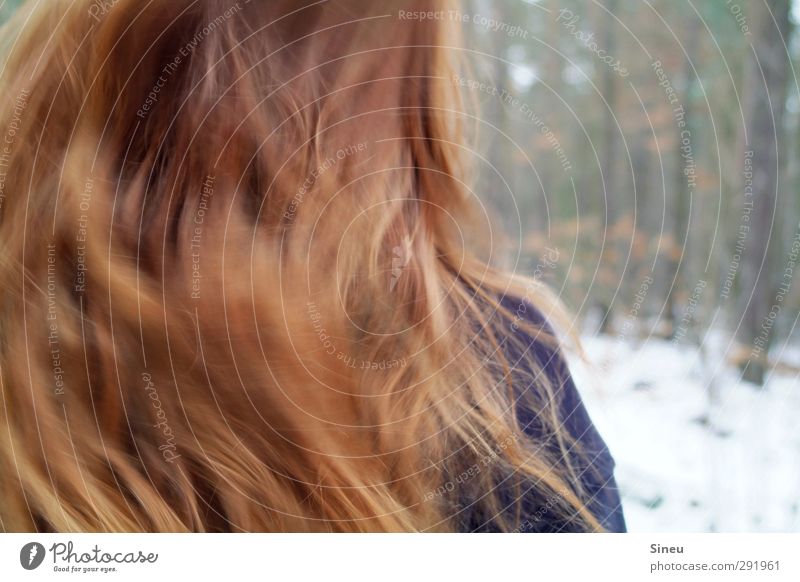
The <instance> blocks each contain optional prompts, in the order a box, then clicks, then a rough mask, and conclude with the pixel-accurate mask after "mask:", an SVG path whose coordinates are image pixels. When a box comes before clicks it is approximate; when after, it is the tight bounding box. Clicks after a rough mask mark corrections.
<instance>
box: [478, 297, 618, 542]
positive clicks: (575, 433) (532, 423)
mask: <svg viewBox="0 0 800 582" xmlns="http://www.w3.org/2000/svg"><path fill="white" fill-rule="evenodd" d="M502 303H503V305H504V306H505V307H506V308H507V309H508V310H509V311H511V312H512V313H516V314H517V316H518V317H520V318H524V319H526V320H528V321H529V322H532V323H534V324H535V325H537V326H539V327H541V328H543V330H544V332H545V333H549V334H552V328H550V326H549V325H548V324H547V322H546V320H545V318H544V317H543V316H542V315H541V314H540V313H538V312H536V311H535V310H533V308H532V307H531V305H530V304H528V303H522V302H521V301H520V300H518V299H511V298H508V297H506V298H504V299H503V302H502ZM508 327H509V332H508V333H509V334H516V335H517V337H518V338H520V339H521V340H522V341H521V342H515V343H512V342H508V341H504V342H503V344H504V354H505V357H506V358H507V359H508V362H509V364H510V365H511V367H512V378H513V379H514V381H513V382H512V385H515V386H516V388H517V390H516V392H517V396H518V398H519V399H518V401H517V417H518V419H519V422H520V424H521V425H522V427H523V430H524V431H525V433H526V434H528V435H529V436H530V437H531V438H532V439H533V440H534V442H536V443H537V444H539V443H540V444H541V445H542V446H543V447H546V449H547V450H548V451H549V452H550V454H551V458H553V457H555V459H556V461H558V459H559V458H560V459H563V457H564V453H563V452H562V450H561V448H560V447H559V446H558V444H557V442H556V441H555V438H554V435H552V434H549V432H552V431H547V428H546V427H547V425H546V424H544V423H542V422H541V421H540V420H539V417H538V411H537V410H534V409H533V408H534V407H535V403H532V402H530V401H529V399H528V398H526V396H529V395H530V393H529V392H527V393H526V391H536V390H537V377H536V376H535V375H534V372H533V371H532V368H531V358H534V359H535V360H536V361H537V363H538V366H539V367H540V368H541V372H540V373H541V374H545V375H546V376H547V378H548V379H549V380H550V383H551V385H552V386H553V387H554V389H555V390H556V400H557V409H558V411H559V413H558V415H559V420H560V423H561V426H562V428H563V429H564V430H565V431H566V432H567V433H569V434H570V435H571V436H572V438H573V439H574V442H575V444H577V445H578V447H580V449H582V450H581V453H580V454H578V452H577V448H578V447H574V449H572V450H571V451H570V452H568V453H567V454H568V455H569V456H570V459H571V461H572V463H573V467H574V468H575V470H576V473H577V474H578V476H579V479H580V481H581V484H582V486H583V490H584V499H585V502H586V503H587V507H588V508H589V510H590V511H591V512H592V514H593V515H594V516H595V517H596V518H597V520H598V521H599V522H600V523H601V525H602V526H603V527H604V528H605V529H606V530H607V531H610V532H624V531H625V519H624V516H623V513H622V505H621V503H620V496H619V490H618V488H617V483H616V481H615V480H614V459H613V458H612V457H611V453H610V452H609V450H608V447H607V446H606V444H605V442H604V441H603V439H602V438H601V436H600V434H599V433H598V432H597V429H596V428H595V426H594V424H593V423H592V420H591V418H590V417H589V414H588V412H587V411H586V407H585V406H584V404H583V401H582V400H581V397H580V394H579V393H578V390H577V388H576V387H575V383H574V382H573V380H572V377H571V375H570V373H569V368H568V366H567V363H566V361H565V359H564V357H563V354H561V353H560V351H559V350H554V349H551V348H549V347H548V346H547V345H546V344H545V343H543V342H542V340H541V338H537V337H531V336H530V335H529V334H528V333H526V332H524V331H522V329H520V328H519V327H518V326H514V325H513V322H509V326H508ZM520 343H521V345H522V346H524V347H523V348H520V347H519V346H520ZM520 352H523V353H520ZM520 378H522V379H524V380H523V381H522V382H520ZM539 381H540V380H539ZM526 490H527V491H526V492H525V493H524V494H523V495H520V494H518V493H517V494H514V495H513V497H512V495H511V494H510V493H509V494H508V495H509V497H511V498H510V499H509V505H510V506H513V505H514V503H513V502H514V500H515V499H519V500H520V501H521V505H522V519H521V521H520V527H519V531H520V532H570V531H580V527H579V524H578V523H577V521H576V520H570V519H565V518H563V517H559V516H560V515H562V514H563V512H557V511H553V509H554V507H553V505H554V504H557V503H558V502H559V501H558V498H557V496H551V498H550V499H548V498H547V497H546V496H544V495H543V494H542V493H540V492H538V491H537V490H536V488H534V487H531V486H530V485H527V487H526ZM486 523H487V521H486V520H485V519H482V518H481V517H480V516H476V515H469V516H467V517H466V519H465V522H464V529H466V530H467V531H492V527H491V526H487V525H486Z"/></svg>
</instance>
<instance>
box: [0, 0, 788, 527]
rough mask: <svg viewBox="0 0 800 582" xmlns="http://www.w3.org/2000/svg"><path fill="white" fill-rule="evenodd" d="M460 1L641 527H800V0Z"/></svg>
mask: <svg viewBox="0 0 800 582" xmlns="http://www.w3.org/2000/svg"><path fill="white" fill-rule="evenodd" d="M18 4H19V2H18V1H13V0H0V19H2V20H4V19H5V18H7V17H8V15H9V14H10V13H11V12H12V11H13V10H14V9H15V7H16V5H18ZM432 9H435V8H433V7H432ZM443 17H444V18H458V19H459V21H460V22H462V23H463V24H464V31H465V44H466V48H465V49H464V50H463V51H459V52H460V53H461V56H462V57H463V58H464V60H465V62H466V64H467V65H468V70H469V71H470V72H469V73H467V74H465V75H468V76H459V77H458V78H454V79H453V82H454V83H458V84H459V86H460V87H461V88H462V90H463V93H464V95H465V97H468V98H470V99H474V100H475V101H477V103H478V104H479V106H480V110H481V119H480V121H479V122H478V123H477V126H478V131H479V134H480V138H481V141H480V142H479V143H481V151H480V152H477V154H478V155H480V156H482V158H483V159H481V158H476V159H477V160H479V163H478V165H479V167H480V172H479V178H478V181H479V192H480V193H481V196H483V197H484V198H485V199H486V200H487V201H488V202H490V203H491V206H492V207H494V208H495V209H497V210H496V213H497V218H498V220H499V221H501V222H502V225H503V228H502V229H500V230H502V232H498V236H502V235H503V234H504V235H505V236H506V237H507V239H508V240H507V241H506V243H507V244H509V245H510V246H511V248H512V249H514V250H515V251H516V252H515V253H512V258H511V261H510V262H509V263H507V264H506V265H505V266H506V267H508V268H510V269H514V270H517V271H518V272H520V273H523V274H526V275H531V276H534V277H536V278H538V279H541V280H543V281H546V282H547V283H548V284H549V285H550V286H551V287H552V288H553V289H554V290H555V291H556V292H557V293H558V294H559V296H560V297H561V298H562V300H563V301H564V302H565V303H566V304H567V306H568V307H569V309H570V310H571V313H572V314H573V315H574V321H573V324H574V326H575V328H576V329H577V330H578V331H579V332H580V333H581V335H582V337H583V343H584V348H585V349H586V355H587V358H586V360H581V359H580V358H575V361H574V363H573V368H574V374H575V376H576V380H577V382H578V385H579V387H580V389H581V391H582V393H583V394H584V397H585V399H586V401H587V405H588V406H589V410H590V413H591V415H592V417H593V419H594V421H595V423H596V424H597V425H598V427H599V429H600V431H601V432H602V434H603V436H604V437H605V439H606V440H607V442H608V444H609V446H610V448H611V451H612V453H613V455H614V457H615V459H616V461H617V479H618V481H619V483H620V487H621V489H622V494H623V502H624V505H625V511H626V515H627V519H628V525H629V528H630V529H631V530H632V531H798V530H800V513H799V511H800V508H799V507H798V505H799V504H800V421H799V420H798V416H799V415H800V331H798V325H797V324H798V317H799V316H800V284H799V283H798V281H797V279H798V278H800V274H798V272H800V159H798V148H799V147H800V98H799V85H798V77H797V72H798V65H800V54H799V53H800V48H799V47H798V38H797V34H796V31H795V28H796V22H798V21H799V20H800V6H799V5H798V3H797V2H794V3H793V2H790V0H708V1H702V2H696V1H692V0H598V1H594V0H582V1H578V0H540V1H535V0H464V2H463V3H462V5H461V8H460V9H459V10H458V13H457V14H444V15H443ZM0 40H2V39H0Z"/></svg>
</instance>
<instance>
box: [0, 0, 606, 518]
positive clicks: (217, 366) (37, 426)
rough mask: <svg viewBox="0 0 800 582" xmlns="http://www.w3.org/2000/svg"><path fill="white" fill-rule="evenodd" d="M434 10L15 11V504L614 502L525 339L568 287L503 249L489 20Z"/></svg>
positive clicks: (7, 468)
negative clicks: (543, 280) (471, 107)
mask: <svg viewBox="0 0 800 582" xmlns="http://www.w3.org/2000/svg"><path fill="white" fill-rule="evenodd" d="M431 6H432V4H431V2H428V1H425V2H423V1H422V0H419V1H416V0H415V1H407V2H383V1H379V2H361V1H355V0H331V1H328V2H325V1H323V2H315V3H311V2H309V3H306V2H299V1H297V0H273V1H270V2H245V1H244V0H240V1H239V2H238V3H233V0H225V1H221V0H152V1H146V2H142V1H141V0H116V1H115V2H113V3H110V2H89V1H88V0H48V1H47V2H36V3H29V4H28V5H26V6H24V7H23V8H22V9H21V10H20V11H19V12H18V13H17V14H15V16H14V17H13V18H12V20H11V21H10V22H9V23H8V24H7V25H6V26H5V27H4V28H3V32H2V38H3V39H4V43H5V44H4V49H3V50H4V54H5V57H4V58H3V61H2V66H3V70H2V76H1V77H0V78H1V82H2V90H3V93H4V94H5V95H7V96H10V98H8V99H6V100H5V101H4V102H3V105H2V110H0V131H4V132H5V133H4V134H3V138H4V139H5V141H4V143H3V144H2V146H3V148H4V149H3V150H2V156H3V157H2V160H0V161H2V165H3V170H4V174H3V177H2V178H3V181H2V183H0V186H1V187H2V191H0V204H1V206H0V285H2V295H1V296H0V301H1V302H2V303H1V304H0V367H1V370H0V379H1V380H2V410H0V523H2V527H3V528H4V529H5V530H7V531H31V530H37V531H452V530H460V529H465V527H466V526H465V523H466V522H467V521H469V523H474V524H478V525H480V526H482V527H483V528H484V529H491V530H504V531H507V530H514V529H516V528H519V527H520V521H521V519H522V513H521V510H520V508H521V506H522V501H521V500H522V499H523V498H525V497H526V496H531V495H536V496H539V498H541V499H542V500H551V499H553V500H555V501H553V502H552V503H550V502H548V511H550V512H551V513H553V514H557V515H561V516H563V518H564V520H565V522H567V523H571V524H573V525H574V526H575V529H583V530H594V529H599V525H598V522H597V520H596V519H595V518H594V517H593V516H592V515H591V513H590V512H589V511H588V509H587V507H586V500H585V499H582V497H581V496H582V495H583V493H582V491H581V487H580V484H579V483H580V479H579V478H578V476H577V475H576V472H575V469H574V467H572V466H571V463H570V462H569V461H568V459H569V455H566V451H567V450H569V449H570V448H573V447H574V446H575V443H574V442H573V441H572V439H570V437H569V436H568V435H567V434H565V431H564V430H563V429H562V428H560V426H559V422H558V408H557V407H558V398H557V390H556V388H557V386H553V385H552V382H550V381H549V380H548V379H547V377H546V376H545V375H544V374H541V373H539V372H540V371H541V367H540V366H539V364H537V363H536V362H535V361H533V358H528V359H529V360H530V361H529V362H527V364H526V366H525V367H524V368H525V370H527V371H526V372H525V373H522V372H520V371H519V369H520V368H519V366H517V365H515V364H516V362H513V361H510V360H509V358H508V357H507V354H508V350H507V349H506V348H507V346H508V345H509V344H510V343H511V342H515V341H516V342H520V341H521V340H520V339H519V337H520V334H515V333H514V331H515V330H516V328H517V326H520V327H521V328H526V329H527V328H530V329H529V332H530V333H534V332H535V333H536V334H538V335H536V337H537V341H538V342H545V343H548V345H551V346H555V338H554V337H552V335H551V334H548V333H546V330H538V329H533V328H534V327H535V326H533V324H531V323H530V321H529V318H522V319H520V317H519V315H520V313H521V310H528V309H530V310H534V309H535V310H536V311H538V312H541V313H543V314H547V316H548V318H549V319H552V315H551V314H553V313H555V312H556V311H555V310H557V305H556V303H555V301H553V300H552V299H550V298H549V295H548V294H547V292H546V291H545V290H543V289H541V288H540V287H539V286H538V285H536V284H534V283H533V282H531V281H527V280H524V279H520V278H518V277H515V276H512V275H508V274H505V273H503V272H502V271H501V270H498V269H496V268H493V267H491V266H490V265H489V263H490V262H492V261H493V260H494V258H496V257H492V256H491V255H492V252H493V251H492V245H489V246H487V245H485V244H484V243H483V241H486V240H490V237H491V231H490V226H489V224H490V223H489V222H488V221H487V220H486V219H485V216H486V215H485V213H482V212H481V206H480V204H479V203H478V201H477V199H476V197H475V193H474V192H473V191H472V190H471V189H470V186H469V184H470V183H471V176H470V172H469V167H470V165H471V164H470V163H467V161H468V160H469V159H470V156H471V154H470V151H469V149H468V139H467V137H465V135H466V129H465V128H468V127H470V126H471V125H472V124H473V123H474V119H475V117H474V114H469V113H468V112H467V111H466V110H465V107H464V106H463V104H462V99H461V95H460V89H459V88H458V86H457V84H456V83H453V81H452V75H453V73H454V71H456V70H458V67H459V66H460V65H459V63H458V55H459V50H458V42H459V40H458V31H457V30H455V28H456V27H457V25H456V24H455V23H452V22H447V21H411V20H408V19H405V18H400V17H399V16H398V11H399V10H406V11H414V10H431ZM440 8H441V9H447V8H451V6H449V5H444V4H443V5H442V6H441V7H440ZM495 250H496V249H495ZM503 297H517V298H520V299H524V301H523V302H520V303H519V309H517V311H516V312H515V311H513V310H512V309H510V308H509V307H508V305H504V304H502V303H501V300H502V298H503ZM512 320H516V321H514V324H513V325H510V324H509V322H510V321H512ZM518 347H519V348H520V349H521V351H519V353H524V350H525V349H526V346H522V345H520V346H518ZM529 385H532V386H533V387H532V388H531V389H528V386H529ZM522 388H525V389H522ZM521 399H525V401H526V402H528V405H530V406H533V407H534V410H536V412H537V418H538V419H539V421H540V424H541V425H542V430H540V434H541V438H540V439H535V438H531V436H530V435H529V434H527V433H526V432H525V427H523V426H521V425H520V422H519V420H518V415H517V414H516V410H517V407H518V406H520V405H521V402H522V401H523V400H521ZM553 443H555V445H556V446H552V445H553ZM467 515H469V518H468V520H467V517H465V516H467Z"/></svg>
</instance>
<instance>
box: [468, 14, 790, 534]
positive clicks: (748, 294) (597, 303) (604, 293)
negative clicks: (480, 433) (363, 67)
mask: <svg viewBox="0 0 800 582" xmlns="http://www.w3.org/2000/svg"><path fill="white" fill-rule="evenodd" d="M462 11H463V12H464V13H465V14H464V15H461V19H462V20H463V21H465V22H468V25H465V26H466V35H467V47H468V50H467V51H466V52H467V55H466V60H467V62H468V63H469V66H470V68H471V69H472V72H471V73H470V75H471V76H473V77H474V78H473V79H471V80H465V79H461V80H459V83H460V85H461V86H462V87H463V88H464V93H465V95H469V96H470V98H475V99H477V100H478V102H479V103H480V104H481V108H482V111H483V114H482V119H483V121H484V122H485V123H481V124H480V129H479V131H480V133H481V137H482V140H483V143H486V144H487V146H486V150H485V155H486V156H487V158H488V161H489V162H490V163H489V164H485V165H484V168H483V170H482V172H481V182H482V184H481V187H480V192H481V193H482V194H483V193H488V194H486V195H487V197H489V198H491V200H492V202H493V205H494V206H495V207H497V208H499V209H500V211H499V213H500V215H501V216H502V220H503V222H504V225H505V232H506V233H509V237H511V239H512V241H511V242H512V246H513V248H515V249H517V250H518V251H519V252H518V259H519V260H518V262H516V264H515V263H514V262H512V263H511V264H510V265H508V266H509V267H512V268H516V269H517V270H518V271H520V272H522V273H525V274H528V275H531V274H533V275H534V276H536V277H537V278H541V279H542V280H545V281H547V282H548V283H549V284H550V285H551V286H552V287H553V288H554V289H555V290H556V291H557V292H558V293H559V294H560V296H561V298H562V300H563V301H564V302H565V303H566V304H567V305H568V307H569V308H570V309H571V311H572V313H573V314H574V315H575V320H574V325H575V326H576V328H577V329H578V330H579V331H580V333H581V335H582V337H583V341H584V347H585V349H586V351H587V356H588V362H582V361H580V360H579V359H576V361H575V362H574V364H573V368H574V373H575V375H576V376H577V378H578V383H579V387H580V388H581V390H582V393H583V394H584V397H585V399H586V400H587V403H588V405H589V409H590V413H591V414H592V417H593V419H594V420H595V422H596V424H598V426H599V428H600V430H601V432H602V434H603V435H604V437H605V439H606V440H607V441H608V444H609V446H610V448H611V451H612V453H613V454H614V456H615V458H616V461H617V478H618V481H619V482H620V486H621V489H622V492H623V497H624V499H623V502H624V504H625V510H626V515H627V518H628V521H629V527H630V529H631V530H634V531H797V530H800V518H798V504H799V503H800V422H798V415H800V331H799V330H798V316H800V283H799V282H798V281H797V279H799V278H800V158H799V157H798V146H800V123H798V122H799V121H800V101H799V100H798V77H797V72H798V65H799V64H800V60H798V57H799V56H800V55H799V52H800V51H799V50H798V39H797V34H796V32H795V28H796V23H797V21H798V20H799V19H800V6H798V4H797V3H796V2H790V1H789V0H736V1H734V0H711V1H704V2H693V1H691V0H677V1H676V0H598V1H589V0H586V1H572V0H540V1H538V2H537V1H533V0H530V1H522V0H513V1H502V2H501V1H487V0H466V1H465V2H464V3H463V5H462Z"/></svg>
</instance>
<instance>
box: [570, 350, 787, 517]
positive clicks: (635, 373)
mask: <svg viewBox="0 0 800 582" xmlns="http://www.w3.org/2000/svg"><path fill="white" fill-rule="evenodd" d="M712 339H713V338H712ZM707 340H708V341H707V342H706V343H707V345H714V342H712V341H710V340H709V339H708V338H707ZM717 344H718V347H717V348H716V349H715V350H705V351H704V353H702V354H700V353H699V352H698V349H697V348H696V347H690V346H682V345H679V344H677V343H673V342H670V341H666V340H659V339H652V338H651V339H648V340H647V341H645V342H643V343H641V344H639V345H634V344H633V343H632V342H631V341H629V340H625V341H618V339H616V338H610V337H604V336H593V337H587V338H584V339H583V347H584V349H585V350H586V352H587V360H588V361H587V362H583V361H581V360H580V359H578V358H573V360H572V361H571V368H572V373H573V376H574V378H575V381H576V384H577V386H578V388H579V390H580V391H581V394H582V396H583V398H584V400H585V402H586V405H587V407H588V409H589V412H590V414H591V416H592V420H593V421H594V423H595V424H596V425H597V428H598V430H599V431H600V433H601V434H602V435H603V438H604V440H605V441H606V443H607V444H608V446H609V448H610V449H611V453H612V455H613V456H614V459H615V460H616V478H617V482H618V483H619V486H620V490H621V493H622V498H623V507H624V511H625V517H626V520H627V523H628V529H629V530H630V531H644V532H696V531H726V532H727V531H753V532H755V531H800V516H799V515H798V511H799V509H800V508H799V507H798V506H800V421H799V420H798V416H800V414H799V413H800V378H798V375H797V373H796V372H795V373H792V372H783V373H782V374H779V373H777V372H774V373H772V374H771V375H770V377H769V379H768V381H767V383H766V385H765V387H764V388H763V389H760V388H757V387H755V386H753V385H751V384H747V383H744V382H741V381H740V380H739V377H738V374H737V373H736V370H735V369H733V368H732V367H730V366H729V365H728V364H727V363H726V362H725V358H724V354H725V346H724V345H723V344H722V343H721V342H717ZM709 352H713V353H716V354H719V355H717V356H716V357H713V356H711V355H709ZM709 387H710V389H709ZM712 394H716V396H715V397H712Z"/></svg>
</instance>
